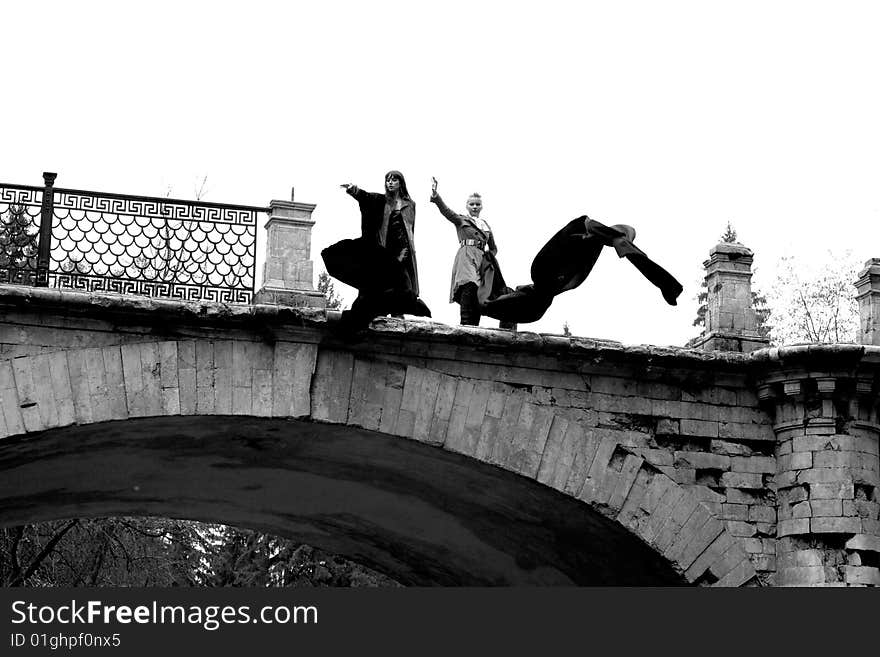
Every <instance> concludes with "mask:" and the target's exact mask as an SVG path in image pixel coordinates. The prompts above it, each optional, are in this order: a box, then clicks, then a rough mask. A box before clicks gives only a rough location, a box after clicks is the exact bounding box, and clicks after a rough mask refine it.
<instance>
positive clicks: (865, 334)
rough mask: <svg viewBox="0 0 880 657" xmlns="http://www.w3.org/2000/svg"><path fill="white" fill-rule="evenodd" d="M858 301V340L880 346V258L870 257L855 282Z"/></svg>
mask: <svg viewBox="0 0 880 657" xmlns="http://www.w3.org/2000/svg"><path fill="white" fill-rule="evenodd" d="M855 286H856V301H858V302H859V319H860V322H859V327H860V328H861V330H860V331H859V342H861V343H862V344H871V345H878V346H880V258H871V259H870V260H868V262H866V263H865V268H864V269H863V270H862V271H860V272H859V279H858V280H857V281H856V282H855Z"/></svg>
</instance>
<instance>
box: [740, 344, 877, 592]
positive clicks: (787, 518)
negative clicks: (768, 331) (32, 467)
mask: <svg viewBox="0 0 880 657" xmlns="http://www.w3.org/2000/svg"><path fill="white" fill-rule="evenodd" d="M755 356H756V362H757V364H758V365H759V366H760V370H761V372H760V374H759V385H758V397H759V399H761V401H762V402H763V403H764V404H765V405H766V406H767V407H768V410H769V411H770V412H771V413H772V416H773V418H774V425H773V429H774V432H775V433H776V438H777V444H776V462H777V468H776V477H775V480H774V483H775V485H776V490H777V541H776V566H777V572H776V585H777V586H852V585H880V569H878V566H880V522H878V508H880V503H878V502H880V498H878V488H880V474H878V470H880V462H878V438H880V419H878V379H880V349H873V348H872V349H871V350H870V351H866V350H865V348H864V347H859V346H857V345H809V346H793V347H780V348H779V349H768V350H766V352H759V353H757V354H755Z"/></svg>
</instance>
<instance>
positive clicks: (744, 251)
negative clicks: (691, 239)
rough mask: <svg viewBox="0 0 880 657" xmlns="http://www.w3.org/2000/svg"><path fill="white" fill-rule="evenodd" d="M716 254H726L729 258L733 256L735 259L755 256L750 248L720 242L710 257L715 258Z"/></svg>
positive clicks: (737, 243)
mask: <svg viewBox="0 0 880 657" xmlns="http://www.w3.org/2000/svg"><path fill="white" fill-rule="evenodd" d="M715 254H719V255H720V254H724V255H728V256H733V257H735V258H736V257H742V256H752V255H754V253H753V252H752V250H751V249H750V248H749V247H747V246H743V245H742V244H740V243H739V242H719V243H718V244H716V245H715V246H713V247H712V250H711V251H709V255H710V256H713V255H715ZM734 254H735V255H734Z"/></svg>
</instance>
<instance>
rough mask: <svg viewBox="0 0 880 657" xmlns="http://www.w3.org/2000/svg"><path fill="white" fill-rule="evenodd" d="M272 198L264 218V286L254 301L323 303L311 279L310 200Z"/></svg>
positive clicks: (312, 224) (300, 305)
mask: <svg viewBox="0 0 880 657" xmlns="http://www.w3.org/2000/svg"><path fill="white" fill-rule="evenodd" d="M292 197H293V195H292V194H291V200H290V201H272V202H271V203H270V204H269V207H270V208H271V212H270V215H269V221H267V222H266V231H267V233H268V246H267V248H266V263H265V265H264V268H263V287H262V288H261V289H260V291H259V292H257V294H256V295H255V296H254V303H270V304H279V305H284V306H299V307H309V308H324V307H326V299H325V298H324V295H323V294H321V293H320V292H317V291H316V290H315V287H314V283H313V265H312V260H311V248H312V226H314V225H315V222H314V221H313V220H312V211H313V210H314V209H315V205H314V204H312V203H298V202H296V201H294V200H293V198H292Z"/></svg>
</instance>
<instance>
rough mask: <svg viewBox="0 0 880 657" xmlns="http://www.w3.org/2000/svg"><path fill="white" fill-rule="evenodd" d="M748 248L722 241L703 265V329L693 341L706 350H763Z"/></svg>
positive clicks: (763, 344)
mask: <svg viewBox="0 0 880 657" xmlns="http://www.w3.org/2000/svg"><path fill="white" fill-rule="evenodd" d="M752 260H753V254H752V251H751V249H748V248H746V247H744V246H743V245H742V244H738V243H736V242H733V243H728V242H722V243H721V244H717V245H716V246H715V247H714V248H713V249H712V250H711V251H710V252H709V259H708V260H706V261H705V262H704V263H703V267H705V268H706V292H707V294H708V299H707V301H706V328H705V330H704V331H703V335H702V336H700V337H699V338H697V339H696V340H695V341H694V342H693V346H694V348H696V349H703V350H705V351H740V352H750V351H755V350H756V349H761V348H763V347H766V346H767V345H768V343H769V340H768V339H767V338H762V337H761V336H760V335H758V331H757V325H758V318H757V315H756V314H755V308H754V305H753V304H752Z"/></svg>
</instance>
